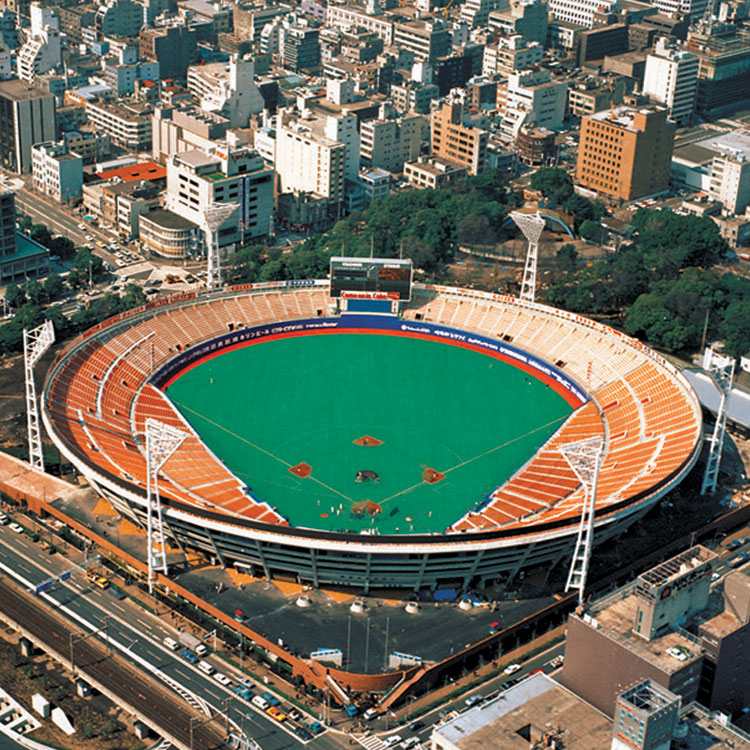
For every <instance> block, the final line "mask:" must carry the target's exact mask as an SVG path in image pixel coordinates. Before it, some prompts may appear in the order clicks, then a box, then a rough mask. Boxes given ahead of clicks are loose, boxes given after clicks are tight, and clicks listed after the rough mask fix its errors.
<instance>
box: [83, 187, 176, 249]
mask: <svg viewBox="0 0 750 750" xmlns="http://www.w3.org/2000/svg"><path fill="white" fill-rule="evenodd" d="M86 187H87V188H89V186H88V185H87V186H86ZM161 192H162V187H161V186H160V185H157V184H155V183H153V182H148V181H147V180H138V181H137V182H136V181H132V182H123V181H121V179H120V178H115V179H111V180H107V181H104V182H102V183H101V195H100V204H99V213H98V215H99V216H101V218H102V220H103V221H104V222H105V223H106V224H109V225H110V226H111V227H112V228H113V229H114V230H115V231H116V232H117V234H118V236H119V237H120V239H121V240H123V241H125V242H128V241H129V240H131V239H133V238H135V237H137V236H138V226H139V217H140V216H141V215H143V214H147V213H148V212H149V211H151V210H152V209H153V208H156V207H157V206H159V201H160V196H161ZM84 205H85V201H84ZM95 215H97V214H95Z"/></svg>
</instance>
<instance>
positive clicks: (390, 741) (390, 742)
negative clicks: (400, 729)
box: [383, 734, 404, 747]
mask: <svg viewBox="0 0 750 750" xmlns="http://www.w3.org/2000/svg"><path fill="white" fill-rule="evenodd" d="M403 739H404V738H403V737H402V736H401V735H400V734H392V735H391V736H390V737H386V738H385V739H384V740H383V744H384V745H385V746H386V747H393V746H394V745H398V743H399V742H403Z"/></svg>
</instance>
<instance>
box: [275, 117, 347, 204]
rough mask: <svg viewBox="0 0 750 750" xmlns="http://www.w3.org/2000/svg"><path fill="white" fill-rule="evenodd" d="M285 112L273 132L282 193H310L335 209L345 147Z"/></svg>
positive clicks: (340, 189)
mask: <svg viewBox="0 0 750 750" xmlns="http://www.w3.org/2000/svg"><path fill="white" fill-rule="evenodd" d="M311 124H312V123H307V122H305V120H295V119H293V118H292V117H290V116H289V115H288V114H287V113H286V112H284V113H282V115H281V116H280V117H279V124H278V127H277V129H276V172H277V174H278V180H279V192H281V193H293V192H302V193H311V194H312V195H314V196H318V197H320V198H323V199H325V201H327V202H328V204H329V205H330V206H331V207H333V208H334V209H336V208H337V207H338V206H339V204H340V203H341V201H342V200H343V197H344V170H345V165H346V162H347V158H346V146H345V145H344V144H343V143H341V142H340V141H337V140H333V139H331V138H329V137H326V136H325V135H324V134H321V133H319V132H317V133H316V132H315V131H314V130H313V128H312V127H311Z"/></svg>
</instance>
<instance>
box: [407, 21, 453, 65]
mask: <svg viewBox="0 0 750 750" xmlns="http://www.w3.org/2000/svg"><path fill="white" fill-rule="evenodd" d="M393 44H394V45H395V46H396V47H398V49H399V50H402V51H403V50H406V51H409V52H413V53H414V57H415V59H417V60H430V61H434V60H436V59H437V58H438V57H445V56H447V55H448V54H449V53H450V51H451V32H450V30H449V29H448V28H446V26H445V24H443V22H442V21H440V20H439V19H433V20H429V21H425V20H421V19H420V20H414V21H404V22H402V23H394V24H393Z"/></svg>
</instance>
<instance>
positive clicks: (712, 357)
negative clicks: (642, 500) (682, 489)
mask: <svg viewBox="0 0 750 750" xmlns="http://www.w3.org/2000/svg"><path fill="white" fill-rule="evenodd" d="M734 365H735V362H734V359H733V358H732V357H724V356H722V355H721V354H716V352H714V350H713V349H712V348H711V347H708V348H707V349H706V351H705V352H704V354H703V369H704V370H705V371H706V373H707V374H708V376H709V377H710V378H711V380H712V381H713V382H714V383H715V384H716V387H717V388H718V389H719V393H720V394H721V401H720V402H719V410H718V411H717V412H716V422H715V423H714V431H713V434H712V435H711V446H710V448H709V449H708V460H707V461H706V470H705V472H704V473H703V482H702V484H701V495H705V494H706V493H707V492H714V491H715V490H716V484H717V482H718V481H719V465H720V464H721V451H722V448H723V447H724V431H725V428H726V424H727V402H728V401H729V394H730V393H731V392H732V381H733V380H734Z"/></svg>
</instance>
